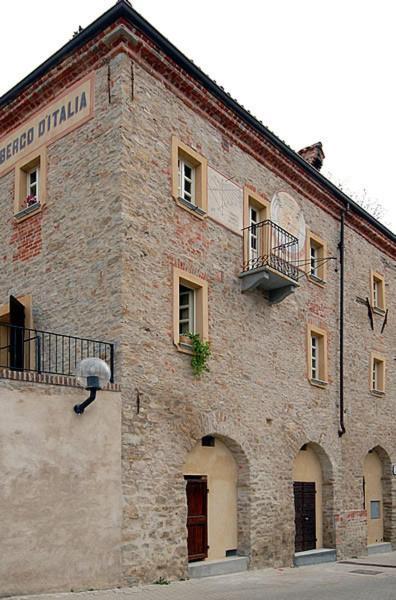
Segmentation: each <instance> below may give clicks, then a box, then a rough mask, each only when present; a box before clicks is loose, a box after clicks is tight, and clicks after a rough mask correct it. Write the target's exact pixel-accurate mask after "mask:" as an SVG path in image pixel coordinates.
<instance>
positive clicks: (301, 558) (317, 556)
mask: <svg viewBox="0 0 396 600" xmlns="http://www.w3.org/2000/svg"><path fill="white" fill-rule="evenodd" d="M335 560H336V551H335V550H333V549H331V548H317V549H315V550H305V552H296V553H295V555H294V566H295V567H303V566H306V565H318V564H320V563H325V562H334V561H335Z"/></svg>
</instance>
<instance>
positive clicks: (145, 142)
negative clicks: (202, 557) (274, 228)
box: [0, 54, 396, 584]
mask: <svg viewBox="0 0 396 600" xmlns="http://www.w3.org/2000/svg"><path fill="white" fill-rule="evenodd" d="M110 73H111V83H112V87H111V103H109V95H108V79H107V77H108V70H107V67H103V68H101V69H99V70H98V72H97V74H96V86H95V117H94V118H93V119H92V120H91V121H89V122H88V123H86V124H85V125H83V126H82V127H80V128H78V129H76V130H75V131H73V132H71V133H69V134H68V135H67V136H65V137H64V138H61V139H60V140H58V141H57V142H55V143H54V144H52V145H50V146H49V147H48V184H47V204H46V207H45V209H44V211H43V213H42V216H41V219H40V225H39V229H40V232H39V233H40V236H41V237H39V233H37V232H36V234H35V235H37V238H39V239H41V247H40V251H39V253H37V248H38V246H37V244H36V245H34V251H33V250H32V252H30V251H27V252H26V251H25V250H23V244H24V241H23V235H22V234H20V235H19V236H17V237H16V234H15V226H14V225H13V215H12V207H13V197H12V196H13V187H14V180H13V174H12V173H11V174H8V175H6V176H4V177H2V178H0V211H1V214H2V215H4V218H3V219H2V223H4V227H3V228H2V235H1V239H0V257H1V261H2V275H3V276H2V279H1V282H0V292H1V295H2V296H3V298H4V302H6V301H7V297H8V295H9V293H13V294H14V295H19V294H29V293H31V294H32V295H33V307H34V315H33V316H34V321H35V325H36V326H37V327H42V328H44V329H47V330H50V331H51V330H54V331H59V332H64V333H71V334H75V335H83V336H93V337H96V338H99V339H108V340H110V341H115V342H116V343H117V357H116V381H118V382H120V383H121V384H122V403H123V405H122V490H123V501H124V510H123V525H122V562H123V579H122V582H123V583H126V584H133V583H135V582H137V581H154V580H156V579H158V578H159V577H160V576H163V577H166V578H178V577H184V576H185V575H186V570H187V545H186V536H187V531H186V526H185V523H186V510H187V509H186V500H185V482H184V480H183V476H182V466H183V464H184V462H185V459H186V455H187V453H188V452H189V451H190V450H191V449H192V448H193V447H194V445H195V444H196V442H197V441H198V440H199V439H200V438H201V437H202V436H203V435H209V434H211V435H218V436H220V437H221V439H223V440H225V443H227V442H228V445H229V447H230V449H231V450H232V451H233V452H234V456H235V458H236V461H237V464H238V466H239V471H240V481H241V482H242V483H243V485H241V488H240V490H239V493H240V498H239V506H240V507H241V509H240V521H239V524H238V527H239V532H240V540H241V545H240V548H239V550H240V551H249V550H250V564H251V566H252V567H259V566H264V565H274V566H281V565H291V564H292V560H293V554H294V504H293V482H292V468H293V461H294V458H295V456H296V455H297V453H298V451H299V449H300V448H301V446H302V445H303V444H304V443H308V442H312V443H315V444H316V445H317V448H318V452H319V454H321V453H322V454H321V455H320V458H321V462H322V467H323V470H324V481H325V488H326V497H327V498H329V499H330V500H329V501H328V503H327V505H326V509H325V510H326V518H325V534H326V539H327V540H328V541H329V543H331V542H332V540H334V539H336V538H337V549H338V552H339V555H340V556H347V555H351V554H352V553H361V552H363V551H364V549H365V536H366V530H365V517H364V514H363V513H362V494H361V483H362V474H363V461H364V456H365V454H366V453H367V452H368V450H370V449H371V448H373V447H374V446H380V447H381V448H383V449H384V451H385V452H386V453H387V454H388V455H389V457H390V462H396V448H395V443H394V439H393V438H394V436H392V418H391V417H392V398H394V397H395V391H396V390H395V378H394V374H393V372H392V370H391V369H388V374H387V393H386V395H385V396H384V397H382V398H378V397H374V396H373V395H372V394H370V392H369V391H368V360H369V352H370V350H371V349H373V350H378V351H382V352H383V353H384V354H385V355H386V356H387V358H388V367H389V366H390V365H391V360H392V358H393V357H392V354H391V352H392V339H394V334H395V324H394V320H393V318H392V314H394V308H395V300H394V297H392V293H393V290H392V287H393V286H394V283H395V270H394V269H395V266H394V264H392V263H391V261H390V260H389V259H387V258H385V257H382V256H381V253H380V252H379V251H378V250H377V249H375V248H374V247H373V246H371V245H370V244H369V243H368V242H366V241H364V240H363V238H361V236H359V234H358V233H356V232H355V231H353V230H352V229H350V228H348V227H347V233H346V280H347V285H346V303H345V304H346V311H345V312H346V321H347V322H346V332H345V355H346V368H345V373H346V390H345V406H346V415H345V418H346V427H347V433H346V435H345V436H343V437H342V438H341V439H340V438H339V436H338V410H339V408H338V402H339V393H338V390H339V380H338V318H339V315H338V305H339V287H338V282H339V272H336V269H335V267H336V263H335V262H334V261H333V262H330V263H329V264H328V276H327V283H326V285H325V287H324V288H322V287H319V286H317V285H315V284H314V283H311V282H309V281H307V280H305V279H302V280H301V281H300V287H299V288H298V290H297V291H296V292H295V294H293V295H291V296H289V297H288V298H287V299H286V300H284V301H283V302H282V303H281V304H279V305H273V306H270V305H269V304H268V302H267V301H266V299H265V298H264V297H263V295H262V294H261V293H260V292H253V293H248V294H244V295H242V294H241V292H240V281H239V279H238V275H239V273H240V268H241V263H242V238H241V236H239V235H237V234H235V233H233V232H232V231H230V230H229V229H226V228H224V227H222V226H221V225H219V224H218V223H215V222H214V221H213V220H211V219H210V218H206V219H205V220H200V219H197V218H196V217H194V216H193V215H191V214H189V213H188V212H187V211H185V210H183V209H182V208H180V207H179V206H177V205H176V203H175V202H174V200H173V198H172V196H171V137H172V135H177V136H178V137H180V138H181V139H182V141H184V142H185V143H187V144H188V145H190V146H192V147H194V148H195V149H197V150H198V151H200V152H201V153H202V154H203V155H204V156H206V157H207V158H208V161H209V165H210V166H211V167H213V168H214V169H216V170H217V171H219V172H220V173H222V174H223V175H224V176H225V177H226V178H232V180H233V182H234V183H236V184H237V185H239V186H241V187H242V186H244V185H245V184H250V185H251V186H253V187H254V188H255V189H256V190H257V191H258V192H260V193H262V194H263V195H264V196H266V197H267V198H268V199H271V198H272V196H273V195H274V194H275V193H276V192H279V191H286V192H288V193H290V194H291V195H292V196H293V197H294V198H295V200H296V201H297V202H298V203H299V205H300V206H301V208H302V210H303V213H304V218H305V221H306V224H307V226H308V227H309V228H311V229H312V231H313V232H314V233H316V234H317V235H319V236H320V237H322V238H323V239H325V240H326V241H327V244H328V254H329V255H330V256H338V242H339V222H337V221H335V220H334V219H333V218H332V217H331V216H329V215H328V214H327V213H325V212H324V211H322V210H321V209H320V208H319V207H317V206H316V205H314V204H312V203H311V202H309V201H308V200H306V199H305V198H304V197H303V196H302V195H299V194H297V193H296V192H295V191H294V189H292V188H291V187H290V186H289V185H288V184H287V183H285V181H284V180H282V179H281V178H279V177H277V176H275V175H274V174H273V173H272V172H271V171H270V170H268V169H266V168H265V167H264V166H263V165H262V164H259V163H258V162H257V161H256V160H255V159H254V158H252V157H251V156H250V155H248V154H246V153H244V152H243V151H242V150H241V149H240V148H239V147H236V146H235V145H234V144H233V143H232V141H230V140H226V139H225V138H224V136H223V135H222V134H221V133H220V132H219V131H218V130H216V129H215V128H214V127H213V126H212V125H211V124H209V123H208V122H207V121H205V120H203V119H202V117H201V116H199V114H198V112H197V111H195V110H193V109H192V108H191V105H190V106H188V105H187V104H185V103H183V102H182V101H181V100H180V99H179V98H178V97H176V96H175V95H174V94H173V93H172V91H171V90H170V89H169V87H168V86H165V85H164V84H163V83H162V82H161V81H159V80H158V79H156V78H154V77H153V76H152V75H150V74H148V72H147V71H145V70H144V69H143V68H142V67H141V66H139V65H137V64H135V65H134V90H133V92H134V93H133V100H132V95H131V85H132V82H131V59H130V58H129V57H127V56H126V55H125V54H118V55H117V56H116V57H115V58H114V59H113V60H112V61H111V64H110ZM241 210H242V207H241ZM30 222H31V223H33V221H30ZM18 227H20V226H18ZM20 232H22V228H21V229H20ZM18 244H19V245H18ZM21 244H22V250H21V247H20V245H21ZM32 248H33V246H32ZM173 266H178V267H181V268H183V269H185V270H186V271H189V272H191V273H193V274H197V275H199V276H200V277H203V278H205V279H206V280H207V281H208V283H209V336H210V341H211V346H212V352H213V357H212V358H211V361H210V373H208V374H206V375H205V376H204V377H203V378H202V379H201V380H196V379H195V378H194V377H193V376H192V373H191V368H190V365H189V357H188V356H187V355H185V354H182V353H180V352H178V351H177V350H176V348H175V347H174V345H173V340H172V335H173V334H172V309H173V308H172V297H173V292H172V283H173V282H172V269H173ZM370 268H373V269H374V270H377V271H380V272H384V274H385V277H386V281H387V284H388V288H387V301H388V305H389V308H390V312H389V315H390V316H389V322H388V326H387V327H386V328H385V332H384V334H383V335H381V334H380V332H379V331H380V318H379V316H377V315H376V316H375V331H374V332H372V331H371V329H370V327H369V324H368V320H367V312H366V311H367V309H365V307H364V306H363V305H361V304H359V303H357V302H356V296H357V295H359V296H361V297H363V298H365V297H366V296H367V295H369V272H370ZM308 322H309V323H312V324H314V325H317V326H319V327H320V328H322V329H325V330H326V331H327V332H328V344H329V384H328V386H327V387H326V389H320V388H317V387H313V386H312V385H311V384H310V383H309V382H308V380H307V358H306V353H307V323H308ZM391 487H392V489H393V497H395V496H396V493H395V491H394V489H395V486H394V484H393V480H392V485H391ZM330 502H331V503H333V504H332V505H331V507H330V508H329V504H330ZM393 502H394V500H392V499H390V500H389V499H388V500H387V503H388V505H389V503H393ZM346 513H347V514H351V515H355V514H359V518H357V519H355V518H354V517H351V518H349V517H348V518H346V517H345V514H346ZM394 515H395V511H394V510H393V513H392V523H393V525H392V526H390V528H389V531H390V532H391V533H389V536H391V537H392V541H396V539H394V538H395V524H394V522H395V516H394Z"/></svg>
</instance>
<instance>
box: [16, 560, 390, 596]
mask: <svg viewBox="0 0 396 600" xmlns="http://www.w3.org/2000/svg"><path fill="white" fill-rule="evenodd" d="M384 565H386V566H384ZM17 598H18V599H19V598H20V600H26V596H24V597H17V596H14V597H13V600H16V599H17ZM300 599H301V600H395V599H396V552H391V553H389V554H377V555H374V556H369V557H365V558H362V559H356V560H353V561H348V563H343V562H338V563H326V564H322V565H314V566H309V567H299V568H295V569H264V570H260V571H248V572H244V573H237V574H233V575H222V576H218V577H208V578H205V579H191V580H189V581H182V582H181V581H180V582H174V583H170V584H169V585H147V586H139V587H134V588H123V589H115V590H102V591H95V592H76V593H59V594H45V595H38V596H29V600H300Z"/></svg>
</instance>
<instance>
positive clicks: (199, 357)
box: [188, 333, 212, 377]
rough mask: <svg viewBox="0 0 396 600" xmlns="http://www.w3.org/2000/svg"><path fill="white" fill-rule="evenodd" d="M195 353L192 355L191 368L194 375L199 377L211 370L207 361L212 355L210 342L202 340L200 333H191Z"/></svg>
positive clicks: (189, 335)
mask: <svg viewBox="0 0 396 600" xmlns="http://www.w3.org/2000/svg"><path fill="white" fill-rule="evenodd" d="M188 337H189V338H190V340H191V346H192V351H193V355H192V357H191V368H192V370H193V373H194V375H196V376H197V377H199V376H200V375H202V373H207V372H208V371H209V368H208V365H207V362H208V359H209V358H210V356H211V354H212V353H211V351H210V346H209V342H204V341H202V340H201V336H200V335H199V333H189V334H188Z"/></svg>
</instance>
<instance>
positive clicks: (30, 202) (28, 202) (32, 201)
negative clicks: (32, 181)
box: [26, 194, 37, 208]
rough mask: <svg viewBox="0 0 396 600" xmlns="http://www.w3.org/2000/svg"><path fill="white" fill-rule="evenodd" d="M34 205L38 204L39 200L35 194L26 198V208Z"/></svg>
mask: <svg viewBox="0 0 396 600" xmlns="http://www.w3.org/2000/svg"><path fill="white" fill-rule="evenodd" d="M33 204H37V198H36V196H34V194H29V196H26V208H29V206H33Z"/></svg>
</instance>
